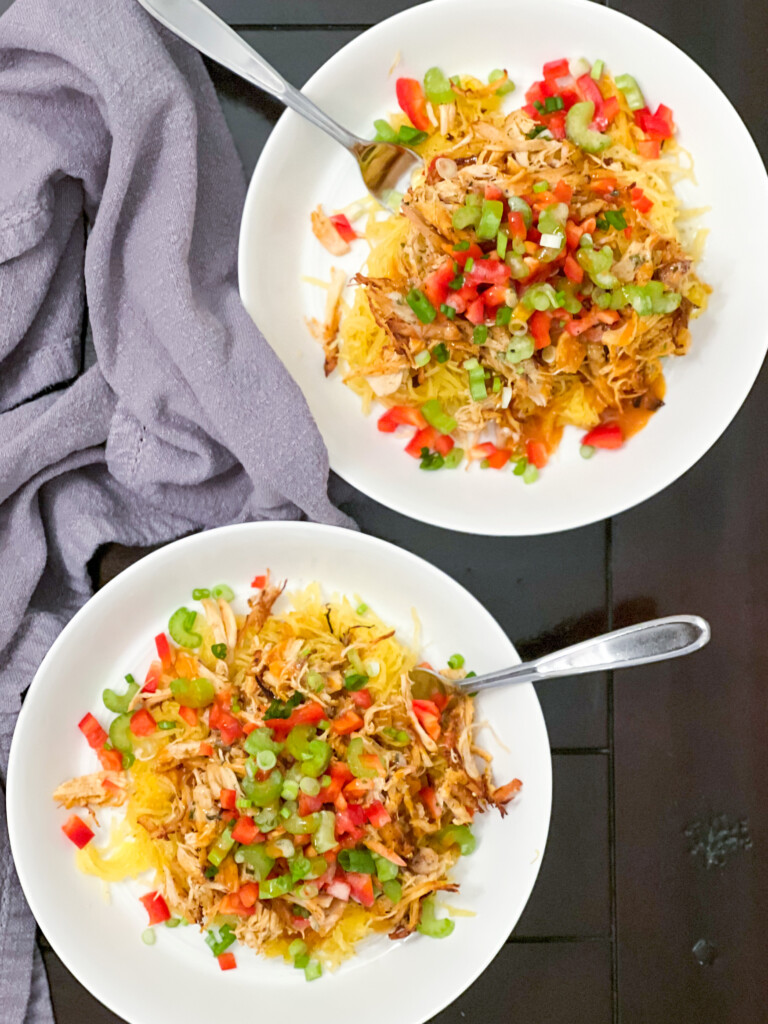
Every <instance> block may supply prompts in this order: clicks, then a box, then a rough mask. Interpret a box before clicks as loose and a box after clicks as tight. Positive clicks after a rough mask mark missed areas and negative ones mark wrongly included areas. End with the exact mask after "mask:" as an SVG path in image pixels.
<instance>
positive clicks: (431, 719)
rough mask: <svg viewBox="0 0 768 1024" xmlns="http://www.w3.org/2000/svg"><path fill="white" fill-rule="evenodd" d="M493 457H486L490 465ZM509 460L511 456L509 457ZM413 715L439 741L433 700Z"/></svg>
mask: <svg viewBox="0 0 768 1024" xmlns="http://www.w3.org/2000/svg"><path fill="white" fill-rule="evenodd" d="M492 457H493V455H490V456H486V458H488V460H489V463H490V459H491V458H492ZM507 458H509V455H507ZM413 713H414V715H416V718H417V719H418V720H419V724H420V725H421V727H422V729H423V730H424V732H426V734H427V735H428V736H430V737H431V738H432V739H433V740H437V739H438V737H439V736H440V733H441V731H442V730H441V727H440V710H439V708H438V707H437V706H436V705H435V704H433V703H432V701H431V700H414V702H413Z"/></svg>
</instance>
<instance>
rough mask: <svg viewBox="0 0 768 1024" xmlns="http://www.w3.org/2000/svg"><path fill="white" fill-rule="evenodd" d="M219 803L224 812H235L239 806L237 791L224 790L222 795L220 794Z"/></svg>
mask: <svg viewBox="0 0 768 1024" xmlns="http://www.w3.org/2000/svg"><path fill="white" fill-rule="evenodd" d="M219 803H220V804H221V807H222V810H224V811H234V809H235V807H236V806H237V790H235V789H222V791H221V793H219Z"/></svg>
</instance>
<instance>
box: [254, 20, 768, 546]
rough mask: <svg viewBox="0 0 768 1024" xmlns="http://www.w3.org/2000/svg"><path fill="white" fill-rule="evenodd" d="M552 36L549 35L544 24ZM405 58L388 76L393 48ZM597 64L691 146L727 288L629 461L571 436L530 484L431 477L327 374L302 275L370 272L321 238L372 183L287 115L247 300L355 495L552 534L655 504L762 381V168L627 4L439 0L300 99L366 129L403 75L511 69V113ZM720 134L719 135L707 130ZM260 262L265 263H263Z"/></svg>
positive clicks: (715, 273)
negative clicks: (542, 89)
mask: <svg viewBox="0 0 768 1024" xmlns="http://www.w3.org/2000/svg"><path fill="white" fill-rule="evenodd" d="M544 29H546V30H544ZM398 53H399V54H400V63H399V64H398V66H397V68H396V70H395V71H394V72H393V73H392V74H390V67H391V65H392V63H393V61H394V59H395V56H396V55H397V54H398ZM582 55H586V56H587V57H588V58H591V59H594V58H598V57H600V58H603V59H604V60H605V61H606V62H607V64H608V67H609V68H610V69H611V70H612V71H613V72H614V73H616V74H618V73H620V72H623V71H628V72H630V73H632V74H634V75H635V77H636V78H637V79H638V81H639V83H640V85H641V87H642V88H643V90H644V91H645V95H646V97H647V99H648V101H649V103H650V104H652V105H653V107H654V109H655V106H656V105H657V104H658V103H659V102H663V103H666V104H667V105H668V106H671V107H672V109H673V110H674V112H675V119H676V121H677V123H678V124H679V126H680V135H679V138H680V141H681V143H682V144H683V145H684V146H686V147H688V148H689V149H690V151H691V153H692V154H693V157H694V160H695V169H696V176H697V178H698V182H699V186H698V187H688V188H685V189H681V194H682V195H683V197H684V199H685V201H686V203H687V204H688V205H690V206H696V207H698V206H710V207H711V212H710V213H708V214H707V215H706V217H705V219H704V221H703V223H704V224H705V225H706V226H707V227H709V228H710V235H709V239H708V242H707V249H706V258H705V259H704V261H703V263H702V265H701V268H700V270H701V274H702V276H703V277H704V279H705V280H707V281H708V282H709V283H710V284H711V285H712V286H713V287H714V289H715V291H714V294H713V296H712V300H711V304H710V307H709V309H708V311H707V312H706V313H705V315H704V316H702V317H701V318H700V319H699V320H698V321H696V322H695V323H694V325H693V346H692V351H691V353H690V355H688V356H687V357H685V358H684V359H674V360H670V361H669V363H668V367H667V383H668V390H667V405H666V406H665V408H664V409H662V410H661V411H660V412H659V413H658V414H657V415H656V416H654V417H653V418H652V420H651V422H650V423H649V425H648V426H647V427H646V429H645V430H643V431H642V432H641V433H640V434H639V435H637V436H636V437H633V438H632V440H631V442H630V443H629V444H628V445H626V446H625V447H624V448H623V449H622V450H621V451H620V452H607V453H599V454H598V457H596V458H594V459H592V460H591V461H590V462H589V463H587V462H585V461H584V460H583V459H581V458H580V457H579V452H578V449H579V438H580V436H581V435H582V433H583V432H579V431H576V430H575V429H573V428H569V429H568V430H567V431H566V434H565V436H564V438H563V442H562V445H561V447H560V450H559V451H558V453H557V454H556V455H555V456H554V458H553V459H552V460H551V461H550V464H549V465H548V466H547V469H546V471H545V472H544V473H542V474H541V476H540V477H539V480H538V481H537V483H536V484H535V486H530V487H529V486H525V485H524V484H523V483H522V481H521V480H520V479H519V478H517V477H514V476H513V475H512V474H511V473H510V472H508V471H505V472H483V471H482V470H480V469H479V467H474V468H473V470H472V471H470V472H469V473H464V472H463V471H462V470H459V471H458V472H452V471H445V472H438V473H425V472H423V471H421V470H420V469H419V467H418V462H417V461H416V460H415V459H411V458H410V457H408V456H407V455H404V454H403V451H402V449H403V447H404V446H405V444H406V443H407V440H408V436H401V435H402V434H403V432H402V431H398V433H397V435H395V436H393V435H389V434H380V433H379V432H378V431H377V430H376V413H377V412H380V411H381V406H378V405H377V406H376V407H375V411H374V414H373V415H371V416H369V417H368V418H367V419H366V418H364V417H363V413H362V411H361V406H360V400H359V399H358V397H357V396H356V395H355V394H354V393H353V392H351V391H350V390H349V388H347V387H345V385H344V384H342V382H341V379H340V376H339V374H338V371H337V373H336V374H334V375H333V376H332V377H331V378H330V379H329V380H326V378H325V377H324V375H323V358H322V351H321V348H320V346H319V344H318V342H316V341H314V340H313V339H312V337H311V336H310V334H309V333H308V331H307V328H306V326H305V322H304V318H305V316H307V315H310V316H320V317H322V306H323V299H324V292H323V291H322V290H321V289H319V288H317V287H313V286H311V285H309V284H305V283H302V278H303V277H305V276H313V277H320V278H322V279H324V280H327V279H328V276H329V269H330V266H331V265H332V264H334V263H335V264H336V265H342V266H344V267H345V269H347V270H348V271H349V272H350V273H354V272H356V271H357V270H358V269H360V262H361V260H363V259H364V257H365V253H366V252H367V249H366V246H365V245H364V243H358V244H356V245H353V247H352V248H353V250H354V251H353V253H352V254H350V255H349V256H347V257H346V258H344V259H342V260H339V259H337V258H334V257H331V256H330V255H329V254H328V253H327V252H326V251H325V250H324V249H323V248H322V246H321V245H320V243H319V242H317V240H316V239H315V238H314V237H313V235H312V233H311V230H310V224H309V214H310V211H311V210H312V209H314V208H315V207H316V206H317V204H318V203H322V204H324V207H325V208H326V209H329V208H330V209H333V208H338V207H341V206H344V205H345V204H347V203H349V202H351V201H352V200H354V199H356V198H359V197H360V196H361V194H363V192H364V190H363V187H362V184H361V180H360V177H359V174H358V172H357V168H356V166H355V163H354V161H353V160H352V159H351V158H350V157H349V156H348V155H347V154H346V153H345V152H344V151H343V150H342V149H341V148H340V147H339V146H338V145H336V144H335V143H334V142H332V141H331V140H330V139H329V138H327V137H326V136H325V135H323V134H322V133H321V132H320V131H318V130H317V129H315V128H313V127H311V126H310V125H308V124H306V123H305V122H304V121H302V120H301V118H299V117H298V115H296V114H294V113H292V112H290V111H289V112H286V113H285V114H284V115H283V117H281V119H280V121H279V123H278V124H277V126H276V128H275V129H274V131H273V132H272V135H271V136H270V138H269V141H268V142H267V145H266V146H265V147H264V151H263V153H262V155H261V158H260V160H259V163H258V166H257V167H256V170H255V172H254V175H253V179H252V181H251V185H250V189H249V192H248V198H247V201H246V205H245V211H244V214H243V221H242V227H241V233H240V257H239V275H240V292H241V296H242V299H243V302H244V304H245V306H246V307H247V309H248V310H249V312H250V313H251V315H252V316H253V318H254V320H255V321H256V322H257V323H258V324H259V326H260V327H261V329H262V330H263V332H264V334H265V336H266V337H267V339H268V340H269V342H270V344H271V345H272V347H273V348H274V349H275V351H276V352H277V354H278V355H279V356H280V358H281V359H282V360H283V362H284V363H285V365H286V366H287V368H288V370H289V371H290V372H291V373H292V374H293V376H294V378H295V379H296V380H297V381H298V383H299V385H300V387H301V388H302V390H303V392H304V394H305V395H306V398H307V401H308V402H309V406H310V409H311V410H312V413H313V415H314V416H315V419H316V420H317V423H318V425H319V427H320V430H321V432H322V435H323V437H324V439H325V442H326V444H327V446H328V452H329V455H330V463H331V466H332V468H333V469H334V470H335V471H336V472H337V473H339V474H340V475H341V476H342V477H344V479H345V480H347V481H348V482H349V483H350V484H352V485H353V486H354V487H357V488H358V489H359V490H361V491H363V492H364V493H365V494H367V495H369V496H370V497H372V498H375V499H376V500H377V501H380V502H381V503H382V504H384V505H388V506H389V507H390V508H393V509H395V510H396V511H398V512H402V513H404V514H406V515H409V516H413V517H414V518H415V519H420V520H422V521H423V522H427V523H434V524H436V525H438V526H444V527H447V528H449V529H454V530H463V531H466V532H470V533H485V534H496V535H511V534H520V535H528V534H537V533H552V532H555V531H558V530H566V529H570V528H572V527H576V526H582V525H584V524H586V523H591V522H594V521H596V520H600V519H604V518H606V517H608V516H611V515H615V514H617V513H619V512H622V511H623V510H625V509H627V508H630V507H631V506H633V505H636V504H638V502H641V501H644V500H645V499H646V498H649V497H651V496H652V495H654V494H656V493H657V492H658V491H660V490H661V489H662V488H664V487H666V486H667V485H668V484H670V483H672V481H673V480H675V479H677V477H679V476H680V475H681V474H682V473H684V472H685V471H686V470H688V469H689V468H690V467H691V466H692V465H693V464H694V463H695V462H696V461H697V460H698V459H700V458H701V456H702V455H703V454H704V453H705V452H706V451H707V449H708V448H709V447H710V446H711V445H712V444H714V442H715V441H716V440H717V438H718V437H719V436H720V435H721V434H722V432H723V431H724V430H725V428H726V427H727V426H728V424H729V423H730V421H731V420H732V419H733V417H734V416H735V414H736V412H737V411H738V409H739V407H740V406H741V404H742V402H743V401H744V399H745V398H746V396H747V393H748V392H749V389H750V387H751V385H752V383H753V381H754V379H755V377H756V376H757V372H758V370H759V368H760V365H761V364H762V361H763V357H764V355H765V351H766V346H767V345H768V330H767V329H766V327H765V324H764V323H763V322H762V320H761V318H760V317H759V316H758V317H755V308H756V306H755V303H756V301H757V302H759V298H758V297H759V296H761V295H762V293H763V290H764V281H763V277H764V270H763V267H764V260H763V242H764V238H765V236H766V231H768V187H767V184H768V183H767V180H766V175H765V170H764V168H763V164H762V161H761V159H760V157H759V155H758V152H757V150H756V148H755V146H754V143H753V142H752V139H751V138H750V136H749V134H748V132H747V130H746V128H745V127H744V125H743V123H742V122H741V120H740V119H739V116H738V114H737V113H736V111H735V110H734V109H733V107H732V106H731V105H730V103H729V102H728V100H727V99H726V98H725V96H724V95H723V94H722V92H720V90H719V89H718V87H717V86H716V85H715V84H714V82H713V81H712V80H711V79H710V78H709V77H708V76H707V75H706V74H705V73H704V72H703V71H702V70H701V68H699V67H698V66H697V65H696V64H695V63H694V62H693V61H692V60H691V59H690V58H689V57H687V56H686V55H685V54H684V53H683V52H682V51H680V50H678V49H677V47H675V46H673V45H672V43H670V42H668V41H667V40H666V39H664V38H662V36H660V35H657V34H656V33H655V32H653V31H652V30H651V29H649V28H646V27H645V26H643V25H641V24H639V23H638V22H636V21H633V20H632V19H631V18H628V17H626V16H625V15H623V14H619V13H618V12H616V11H613V10H609V9H608V8H607V7H603V6H601V5H599V4H596V3H589V2H584V0H514V2H510V0H473V2H472V3H471V4H470V5H469V6H468V5H467V4H466V3H465V0H433V2H432V3H426V4H422V5H420V6H417V7H414V8H412V9H410V10H408V11H405V12H404V13H402V14H400V15H397V16H396V17H393V18H390V19H389V20H388V21H384V22H382V23H381V24H379V25H376V26H375V27H374V28H372V29H370V30H369V31H367V32H365V33H364V34H363V35H362V36H360V37H359V38H357V39H355V40H354V41H353V42H351V43H349V44H348V45H347V46H345V47H344V48H343V49H342V50H341V51H339V53H337V54H336V55H335V56H334V57H332V58H331V60H329V61H328V62H327V63H326V64H325V65H324V66H323V67H322V68H321V69H320V70H319V71H318V72H317V74H315V75H314V76H313V77H312V78H311V79H310V81H309V82H308V83H307V85H306V87H305V90H304V91H305V92H306V93H307V95H308V96H310V97H311V98H312V99H313V100H315V101H316V102H317V103H318V104H319V105H320V106H321V107H323V108H325V109H326V110H327V111H328V112H329V113H330V114H331V115H333V116H334V117H335V118H336V119H337V120H338V121H339V122H341V123H342V124H344V125H346V126H347V127H348V128H350V129H351V130H352V131H355V132H357V133H359V134H360V135H362V136H363V137H370V135H371V133H372V131H373V128H372V124H373V120H374V118H377V117H383V116H385V115H386V113H387V111H391V110H394V109H397V103H396V100H395V77H397V76H399V75H411V76H415V77H417V78H421V77H422V76H423V74H424V72H425V71H426V69H427V68H428V67H430V66H432V65H435V64H436V65H439V66H441V67H442V68H443V69H445V70H446V72H447V73H449V74H453V73H456V72H471V73H475V74H477V75H478V76H479V77H481V78H483V80H484V79H485V77H486V76H487V74H488V72H489V71H490V70H491V69H492V68H495V67H502V68H504V67H505V68H507V69H508V70H509V73H510V77H511V78H512V79H513V80H514V81H515V82H516V83H517V90H516V92H515V93H513V94H512V95H511V96H510V97H509V98H508V102H509V103H510V105H511V106H519V105H520V104H522V103H524V102H525V100H524V98H523V93H524V91H525V89H527V88H528V86H529V85H530V83H531V82H532V81H534V80H535V79H537V78H540V77H541V66H542V63H543V62H544V61H546V60H551V59H554V58H557V57H563V56H567V57H569V58H571V57H579V56H582ZM713 126H716V129H714V128H713ZM265 257H266V258H265Z"/></svg>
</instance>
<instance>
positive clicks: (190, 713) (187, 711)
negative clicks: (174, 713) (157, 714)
mask: <svg viewBox="0 0 768 1024" xmlns="http://www.w3.org/2000/svg"><path fill="white" fill-rule="evenodd" d="M179 718H182V719H183V720H184V721H185V722H186V723H187V725H188V726H190V727H191V728H193V729H194V727H195V726H196V725H197V708H187V707H184V705H183V704H182V706H181V707H180V708H179Z"/></svg>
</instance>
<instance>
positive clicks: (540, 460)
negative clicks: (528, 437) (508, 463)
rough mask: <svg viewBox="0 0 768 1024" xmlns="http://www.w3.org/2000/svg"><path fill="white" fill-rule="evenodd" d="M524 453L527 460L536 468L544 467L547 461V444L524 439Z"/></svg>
mask: <svg viewBox="0 0 768 1024" xmlns="http://www.w3.org/2000/svg"><path fill="white" fill-rule="evenodd" d="M525 454H526V455H527V456H528V461H529V462H532V463H533V465H534V466H535V467H536V469H544V467H545V466H546V464H547V463H548V462H549V453H548V452H547V446H546V445H545V444H544V443H543V442H542V441H526V443H525Z"/></svg>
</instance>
